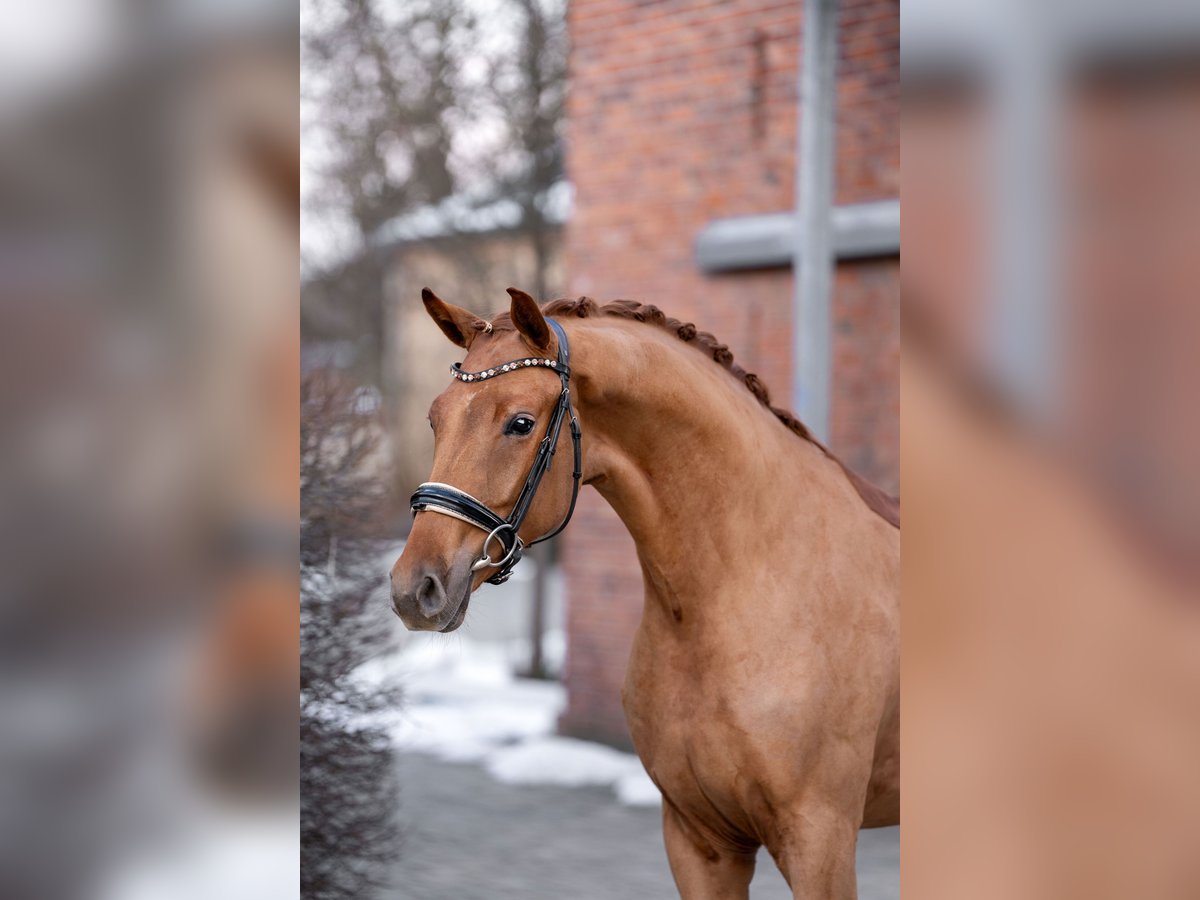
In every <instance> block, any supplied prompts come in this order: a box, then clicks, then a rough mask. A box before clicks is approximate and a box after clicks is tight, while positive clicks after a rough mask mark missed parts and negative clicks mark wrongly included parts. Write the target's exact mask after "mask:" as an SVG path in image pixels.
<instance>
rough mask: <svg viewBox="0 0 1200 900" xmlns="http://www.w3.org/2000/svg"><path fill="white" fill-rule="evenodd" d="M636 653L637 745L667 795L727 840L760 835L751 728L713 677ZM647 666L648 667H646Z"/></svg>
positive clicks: (630, 715) (629, 702)
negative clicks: (695, 674)
mask: <svg viewBox="0 0 1200 900" xmlns="http://www.w3.org/2000/svg"><path fill="white" fill-rule="evenodd" d="M637 657H638V653H637V652H636V650H635V654H634V658H632V659H631V662H630V674H629V677H628V678H627V680H626V685H625V690H624V694H623V699H624V704H625V712H626V716H627V719H628V722H629V728H630V734H631V736H632V737H633V742H634V746H635V747H636V748H637V751H638V755H639V756H640V757H641V759H642V762H643V764H644V765H645V766H646V770H647V771H648V772H649V773H650V775H651V777H652V778H653V779H654V780H655V782H656V783H657V784H658V786H659V787H660V789H661V790H662V791H663V794H664V796H665V797H666V799H667V800H668V801H669V802H670V803H671V804H672V805H673V806H675V808H676V809H678V810H680V811H681V812H683V813H684V814H685V815H687V816H688V817H689V819H692V820H695V822H696V824H697V825H698V827H700V828H701V829H702V830H704V831H705V832H706V833H709V834H710V835H712V836H714V837H717V838H719V839H721V840H723V841H724V842H725V843H727V844H739V843H740V842H742V841H745V840H748V839H751V838H753V837H754V836H755V835H758V834H761V833H763V831H764V828H765V827H766V823H765V822H763V821H760V820H761V818H762V816H763V810H762V807H761V804H760V803H758V802H756V800H755V798H757V797H761V795H762V790H761V786H760V784H759V783H758V781H757V779H756V778H755V777H754V775H753V773H754V772H755V771H756V769H757V767H756V766H755V765H754V760H755V759H756V757H757V755H758V748H757V747H756V742H755V736H754V729H752V728H751V727H749V724H748V723H747V722H746V721H745V719H744V718H743V714H742V712H741V710H740V709H739V707H738V704H737V698H736V697H735V696H733V695H731V694H730V693H728V692H727V691H726V690H725V689H724V688H723V687H722V686H721V685H720V684H718V683H716V681H715V680H710V679H706V678H703V677H700V678H697V677H695V676H694V675H693V674H691V673H688V672H686V671H680V670H677V669H673V668H672V667H670V666H663V665H662V664H661V663H662V662H663V660H662V659H661V658H659V659H658V662H657V664H656V663H655V661H654V655H653V654H651V655H650V656H647V657H644V658H643V659H641V660H639V659H638V658H637ZM643 666H644V667H643Z"/></svg>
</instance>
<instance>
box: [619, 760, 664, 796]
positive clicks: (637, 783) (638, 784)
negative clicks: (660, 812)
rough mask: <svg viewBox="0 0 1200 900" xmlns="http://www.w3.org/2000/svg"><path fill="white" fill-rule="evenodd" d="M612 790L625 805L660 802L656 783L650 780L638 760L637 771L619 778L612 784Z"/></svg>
mask: <svg viewBox="0 0 1200 900" xmlns="http://www.w3.org/2000/svg"><path fill="white" fill-rule="evenodd" d="M613 790H614V791H616V793H617V799H618V800H620V801H621V803H623V804H624V805H625V806H659V805H660V804H661V803H662V794H661V793H660V792H659V790H658V785H656V784H655V783H654V782H653V781H651V780H650V776H649V775H647V774H646V770H645V769H643V768H642V766H641V763H640V761H639V763H638V769H637V771H636V772H630V773H629V774H628V775H626V776H625V777H623V778H621V779H620V780H619V781H618V782H617V783H616V784H615V785H613Z"/></svg>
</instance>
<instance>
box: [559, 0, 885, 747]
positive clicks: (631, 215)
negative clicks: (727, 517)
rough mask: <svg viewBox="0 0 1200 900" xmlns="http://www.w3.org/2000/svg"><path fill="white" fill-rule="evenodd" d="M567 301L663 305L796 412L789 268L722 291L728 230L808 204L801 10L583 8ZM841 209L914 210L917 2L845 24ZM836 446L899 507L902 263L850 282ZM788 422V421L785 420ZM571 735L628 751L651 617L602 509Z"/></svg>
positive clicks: (585, 536) (840, 315) (745, 1)
mask: <svg viewBox="0 0 1200 900" xmlns="http://www.w3.org/2000/svg"><path fill="white" fill-rule="evenodd" d="M569 16H570V31H571V40H572V56H571V94H570V101H569V107H568V123H567V147H568V169H569V175H570V179H571V181H572V182H573V184H574V185H575V191H576V193H575V208H574V211H573V213H572V218H571V221H570V223H569V225H568V228H567V247H566V272H567V288H568V290H567V293H568V294H569V295H571V296H574V295H578V294H587V295H589V296H592V297H595V298H596V299H597V300H601V301H603V300H608V299H612V298H616V297H628V298H632V299H636V300H640V301H643V302H652V303H655V304H657V305H658V306H660V307H661V308H662V309H664V310H665V311H667V312H668V313H669V314H671V315H675V316H678V317H680V318H683V319H690V320H692V321H694V322H695V323H696V324H697V325H698V326H699V327H701V328H704V329H705V330H708V331H711V332H713V333H714V334H715V335H717V337H718V338H720V339H721V340H722V341H725V342H726V343H728V344H729V346H730V348H731V349H732V350H733V351H734V354H735V355H736V357H737V359H738V360H739V361H740V362H741V363H742V364H743V365H744V366H745V367H746V368H747V369H749V370H751V371H756V372H758V373H759V374H760V375H761V376H762V377H763V378H764V380H765V381H766V383H767V384H768V385H769V386H770V387H771V388H772V391H773V393H774V396H775V398H776V399H777V400H779V401H786V399H787V396H788V389H789V385H790V383H791V382H790V378H791V375H790V359H789V357H790V348H791V296H792V276H791V272H790V271H789V270H787V269H774V270H763V271H755V272H739V273H734V274H726V275H716V276H706V275H704V274H703V273H701V272H700V271H699V270H698V269H697V268H696V266H695V262H694V258H693V241H694V239H695V236H696V234H697V233H698V232H699V231H700V230H701V228H703V226H704V225H705V224H706V223H707V222H709V221H710V220H711V219H714V218H718V217H722V216H732V215H746V214H753V213H764V212H777V211H782V210H790V209H792V208H793V206H794V198H795V189H794V179H793V175H794V153H795V143H796V126H797V122H796V103H797V101H796V81H797V74H798V71H797V66H798V64H799V45H800V27H801V18H802V16H801V3H800V2H798V0H794V2H784V3H781V2H772V0H728V2H701V0H664V2H653V3H651V2H644V0H643V2H636V0H572V2H571V3H570V4H569ZM840 23H841V48H840V54H839V63H838V65H839V74H838V109H837V119H838V134H837V199H838V202H839V203H853V202H859V201H866V200H879V199H892V198H896V197H898V196H899V184H900V146H899V134H898V125H899V41H900V39H899V3H898V2H897V0H862V2H844V3H842V4H841V11H840ZM835 286H836V291H835V299H834V310H833V313H834V348H833V352H834V367H835V371H834V397H833V409H832V423H831V428H832V440H831V443H832V445H833V448H834V450H835V451H836V452H838V453H839V454H840V455H841V456H842V457H843V458H844V459H846V461H847V462H849V463H850V464H851V465H853V466H854V467H855V468H857V469H858V470H859V471H861V472H862V473H863V474H864V475H867V476H868V477H870V478H872V479H874V480H876V481H877V482H878V483H880V484H882V485H884V486H885V487H888V488H889V489H895V488H896V486H897V483H898V477H899V476H898V463H899V411H900V410H899V386H898V384H897V366H898V363H899V334H898V330H899V261H898V260H896V259H885V260H871V261H865V262H857V263H853V264H847V265H842V266H839V269H838V273H837V278H836V285H835ZM785 405H786V403H785ZM565 541H566V543H565V547H564V558H565V564H566V571H567V579H568V621H567V628H568V639H569V645H568V646H569V650H568V660H567V671H566V682H567V689H568V696H569V703H568V708H567V710H566V712H565V713H564V714H563V717H562V720H561V722H560V727H561V729H562V730H563V731H564V732H566V733H569V734H576V735H580V736H587V737H591V738H597V739H601V740H605V741H608V742H610V743H614V744H627V742H628V736H627V733H626V730H625V723H624V717H623V714H622V712H621V707H620V686H621V683H622V681H623V679H624V671H625V663H626V659H627V657H628V648H629V643H630V639H631V637H632V634H633V631H634V629H635V628H636V626H637V621H638V619H639V617H640V615H641V604H642V599H641V598H642V589H641V576H640V573H639V571H638V568H637V564H636V560H635V557H634V553H633V544H632V541H631V540H630V538H629V537H628V535H627V534H626V533H625V531H624V528H623V527H622V526H621V524H620V522H619V521H618V520H617V518H616V517H615V515H613V513H612V512H611V510H609V509H608V507H607V506H606V505H605V504H604V503H603V501H602V500H600V498H599V496H598V495H596V494H595V493H594V492H591V491H587V492H585V495H584V497H583V498H582V499H581V501H580V509H579V511H578V513H577V514H576V518H575V520H574V521H573V522H572V525H571V528H569V529H568V530H567V536H566V538H565Z"/></svg>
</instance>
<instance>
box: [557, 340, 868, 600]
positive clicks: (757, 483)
mask: <svg viewBox="0 0 1200 900" xmlns="http://www.w3.org/2000/svg"><path fill="white" fill-rule="evenodd" d="M571 341H572V346H573V348H578V349H577V350H575V351H573V352H575V354H576V362H575V365H574V367H573V372H574V373H575V376H577V380H578V384H579V387H578V389H577V395H578V396H577V402H578V406H579V416H580V420H581V423H582V425H583V429H584V435H585V442H586V448H587V449H586V451H585V476H586V479H587V480H588V481H589V482H590V483H591V484H593V485H594V486H595V487H596V488H597V490H599V492H600V493H601V494H602V495H603V496H604V498H605V499H606V500H607V501H608V503H609V505H611V506H612V507H613V509H614V510H615V511H616V513H617V515H618V516H619V517H620V518H621V520H622V521H623V522H624V524H625V526H626V527H627V528H628V529H629V532H630V533H631V534H632V536H633V538H634V541H635V542H636V544H637V548H638V556H639V559H640V560H641V563H642V566H643V569H644V570H645V574H646V578H647V581H648V584H649V585H650V587H651V588H657V589H659V592H660V593H664V594H670V595H672V596H673V598H674V599H673V601H672V602H683V600H682V599H681V598H686V597H688V596H689V595H697V594H702V593H705V592H711V589H712V588H713V587H714V586H718V585H720V584H723V583H728V582H729V580H730V579H731V578H737V577H739V576H738V574H737V570H738V569H739V568H740V569H741V572H742V573H744V572H745V571H746V568H745V566H746V564H752V563H753V562H761V561H762V560H763V559H764V554H769V553H772V552H775V551H780V552H784V553H787V554H789V555H790V556H791V557H792V558H794V557H795V556H796V555H797V553H798V552H803V550H802V549H798V548H802V547H803V546H804V544H805V542H804V533H803V532H804V531H805V530H806V529H812V530H813V531H814V532H822V531H824V530H825V524H826V523H825V519H826V518H827V517H828V516H829V515H830V514H831V511H833V510H835V509H844V507H845V504H846V503H847V502H848V499H847V498H848V496H849V495H850V493H851V492H852V489H851V488H850V487H849V484H848V483H847V482H846V479H845V475H844V474H843V473H842V472H841V470H840V468H839V467H838V466H837V464H836V463H835V462H833V461H832V460H830V459H829V458H828V457H826V456H825V454H824V453H823V452H822V451H821V450H820V448H818V447H817V446H816V445H814V444H812V443H811V442H809V441H805V440H803V439H802V438H800V437H799V436H797V435H796V434H794V433H792V432H791V431H790V430H788V429H787V428H786V427H784V426H783V425H782V424H781V423H780V422H779V421H778V420H777V419H776V418H775V416H774V415H773V414H772V413H771V412H770V411H769V410H767V409H766V408H765V407H763V405H762V404H761V403H759V401H758V400H757V399H756V398H755V397H754V396H753V395H752V394H751V393H750V391H748V390H747V389H746V387H745V386H744V385H743V384H741V383H739V381H738V380H737V379H736V378H735V377H734V376H733V375H731V374H730V372H729V371H727V370H726V369H724V368H723V367H722V366H721V365H719V364H717V363H716V362H714V361H713V360H712V359H710V358H708V357H706V355H705V354H703V353H701V352H699V351H698V350H697V349H696V348H694V347H690V346H688V345H687V344H685V343H683V342H682V341H679V340H678V339H677V338H675V337H674V336H673V335H671V334H669V333H668V332H666V331H665V330H663V329H658V328H655V327H654V326H651V325H645V324H641V323H637V322H630V321H626V320H620V319H616V320H612V319H600V320H594V321H577V322H576V324H575V325H574V327H573V328H572V331H571ZM854 499H855V500H857V498H854ZM859 503H860V505H861V501H859ZM760 568H761V566H760Z"/></svg>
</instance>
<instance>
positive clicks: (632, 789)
mask: <svg viewBox="0 0 1200 900" xmlns="http://www.w3.org/2000/svg"><path fill="white" fill-rule="evenodd" d="M514 641H515V639H508V640H478V639H475V638H472V637H467V636H458V635H454V636H447V635H414V636H412V637H411V638H410V639H409V640H408V641H407V642H406V643H405V644H404V646H403V647H402V648H401V649H400V650H399V651H398V652H396V653H394V654H392V655H390V656H386V657H379V658H376V659H374V660H371V661H370V662H369V663H367V664H365V665H364V666H362V667H361V668H360V669H359V671H358V675H359V677H360V678H362V679H363V681H364V682H365V683H368V684H384V683H391V684H398V685H399V686H400V687H402V688H403V690H404V707H403V709H402V710H400V711H399V712H398V713H396V714H395V716H394V717H393V718H392V719H391V720H390V721H388V722H387V723H386V724H387V727H388V728H389V730H390V731H391V734H392V736H393V738H394V739H395V741H396V746H397V748H398V749H400V750H401V751H402V752H408V753H423V754H428V755H431V756H435V757H437V758H439V759H442V760H446V761H449V762H459V763H475V764H478V765H481V766H482V767H483V768H484V769H485V770H486V771H487V772H488V773H489V774H490V775H491V776H492V777H493V778H495V779H496V780H497V781H501V782H505V783H509V784H556V785H567V786H584V785H600V786H607V787H611V788H612V789H613V791H614V793H615V795H616V798H617V799H618V800H619V801H620V802H621V803H624V804H626V805H630V806H654V805H657V804H658V803H660V802H661V798H660V796H659V793H658V789H657V788H656V787H655V786H654V783H653V782H652V781H651V780H650V779H649V777H648V776H647V775H646V772H645V770H644V769H643V768H642V764H641V762H640V761H639V760H638V758H637V757H636V756H633V755H632V754H629V753H621V752H619V751H617V750H614V749H612V748H611V747H606V746H604V745H602V744H595V743H590V742H588V741H579V740H575V739H573V738H566V737H560V736H558V735H556V734H555V733H554V729H555V724H556V723H557V721H558V716H559V714H560V713H561V712H562V710H563V707H564V705H565V703H566V693H565V691H564V689H563V686H562V685H561V684H559V683H558V682H553V681H537V680H532V679H526V678H517V677H515V676H514V675H513V660H514V658H517V654H516V652H514V651H515V650H519V649H520V646H519V642H518V644H517V646H514ZM544 643H545V646H546V647H547V651H548V652H547V656H548V657H550V658H551V660H552V662H553V661H555V657H557V660H558V661H561V648H562V647H563V645H564V643H565V642H564V638H563V635H562V632H561V631H555V632H551V633H549V634H547V636H546V639H545V642H544Z"/></svg>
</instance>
